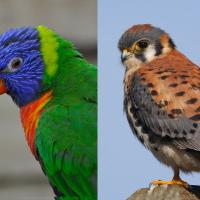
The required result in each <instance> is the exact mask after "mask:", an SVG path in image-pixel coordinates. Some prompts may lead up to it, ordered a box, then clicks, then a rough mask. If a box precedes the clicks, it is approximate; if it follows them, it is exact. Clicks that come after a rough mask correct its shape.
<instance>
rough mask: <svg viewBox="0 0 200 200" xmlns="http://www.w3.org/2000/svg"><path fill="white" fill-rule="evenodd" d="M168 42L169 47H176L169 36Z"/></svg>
mask: <svg viewBox="0 0 200 200" xmlns="http://www.w3.org/2000/svg"><path fill="white" fill-rule="evenodd" d="M168 42H169V47H171V48H172V49H174V48H175V47H176V45H175V44H174V41H173V40H172V39H171V38H169V41H168Z"/></svg>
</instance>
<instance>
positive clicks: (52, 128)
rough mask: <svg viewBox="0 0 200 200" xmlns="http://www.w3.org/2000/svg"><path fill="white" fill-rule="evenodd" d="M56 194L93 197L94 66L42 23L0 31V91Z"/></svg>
mask: <svg viewBox="0 0 200 200" xmlns="http://www.w3.org/2000/svg"><path fill="white" fill-rule="evenodd" d="M3 93H7V94H9V95H10V96H11V97H12V99H13V101H14V102H15V103H16V105H17V106H18V107H19V109H20V116H21V121H22V125H23V128H24V131H25V136H26V139H27V142H28V145H29V147H30V149H31V151H32V153H33V155H34V156H35V158H36V159H37V160H38V161H39V162H40V165H41V167H42V169H43V171H44V173H45V174H46V175H47V176H48V179H49V182H50V184H51V186H52V187H53V189H54V192H55V195H56V197H55V198H56V199H58V200H96V199H97V189H96V187H97V69H96V67H95V66H93V65H91V64H89V63H88V62H87V61H86V60H85V59H84V58H83V56H82V55H81V54H80V53H79V52H78V51H77V50H76V49H75V48H74V46H73V44H72V43H71V42H70V41H68V40H64V39H63V38H62V37H60V36H59V35H57V34H56V33H54V32H53V31H52V30H50V29H48V28H46V27H45V26H37V27H21V28H15V29H11V30H9V31H7V32H5V33H3V34H2V35H0V94H3Z"/></svg>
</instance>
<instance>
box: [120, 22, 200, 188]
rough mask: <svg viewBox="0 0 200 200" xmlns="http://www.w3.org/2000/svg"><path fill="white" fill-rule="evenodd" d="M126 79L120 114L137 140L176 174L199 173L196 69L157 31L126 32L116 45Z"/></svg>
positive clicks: (199, 118) (199, 81) (178, 181)
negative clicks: (125, 118)
mask: <svg viewBox="0 0 200 200" xmlns="http://www.w3.org/2000/svg"><path fill="white" fill-rule="evenodd" d="M118 47H119V50H120V51H121V61H122V63H123V64H124V65H125V67H126V72H125V77H124V110H125V111H126V114H127V119H128V121H129V124H130V127H131V129H132V130H133V133H134V134H135V135H136V136H137V137H138V139H139V140H140V141H141V142H142V143H143V144H144V146H145V147H147V148H148V149H149V150H150V151H151V152H152V153H153V154H154V156H155V157H156V158H157V159H158V160H159V161H161V162H162V163H164V164H166V165H168V166H171V167H172V169H173V171H174V177H173V180H172V181H170V182H165V181H161V182H159V181H154V182H153V183H155V184H181V185H184V186H185V187H187V186H188V185H187V183H185V182H183V181H182V180H181V179H180V177H179V169H180V170H182V171H184V172H191V171H200V98H199V97H200V70H199V67H198V66H197V65H195V64H194V63H192V62H191V61H190V60H189V59H188V58H187V57H185V56H184V55H183V54H181V53H180V52H179V51H178V50H177V49H176V46H175V44H174V42H173V40H172V39H171V38H170V36H169V35H168V34H167V33H166V32H165V31H163V30H161V29H160V28H156V27H153V26H152V25H149V24H143V25H136V26H133V27H131V28H130V29H128V30H127V31H126V32H125V33H124V34H123V35H122V36H121V38H120V40H119V43H118Z"/></svg>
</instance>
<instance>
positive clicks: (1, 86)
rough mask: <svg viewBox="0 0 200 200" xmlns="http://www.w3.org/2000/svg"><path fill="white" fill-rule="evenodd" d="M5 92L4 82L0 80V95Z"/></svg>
mask: <svg viewBox="0 0 200 200" xmlns="http://www.w3.org/2000/svg"><path fill="white" fill-rule="evenodd" d="M6 92H7V89H6V86H5V84H4V82H3V80H0V95H1V94H4V93H6Z"/></svg>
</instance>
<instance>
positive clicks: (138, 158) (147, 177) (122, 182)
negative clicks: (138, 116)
mask: <svg viewBox="0 0 200 200" xmlns="http://www.w3.org/2000/svg"><path fill="white" fill-rule="evenodd" d="M199 8H200V1H197V0H196V1H195V0H191V1H181V0H176V1H174V0H168V1H159V0H152V1H144V0H140V1H135V0H123V1H116V0H109V1H107V0H99V1H98V66H99V199H100V200H123V199H126V198H127V197H129V196H130V195H131V194H132V193H133V192H134V191H136V190H137V189H139V188H142V187H148V185H149V183H150V181H152V180H154V179H166V180H169V179H171V178H172V176H173V173H172V170H171V169H170V168H167V167H166V166H164V165H162V164H160V163H159V162H158V161H157V160H156V159H155V158H154V157H153V156H152V155H151V153H150V152H149V151H148V150H146V149H145V148H144V147H143V146H142V145H141V144H140V143H139V142H138V141H137V139H136V138H135V137H134V136H133V134H132V132H131V130H130V128H129V126H128V123H127V120H126V116H125V114H124V113H123V76H124V68H123V66H122V65H121V63H120V53H119V51H118V49H117V43H118V40H119V38H120V36H121V34H122V33H123V32H124V31H125V30H126V29H128V28H129V27H130V26H132V25H135V24H141V23H150V24H153V25H154V26H158V27H160V28H162V29H164V30H165V31H167V32H168V33H169V34H170V35H171V37H172V39H173V40H174V42H175V44H176V45H177V48H178V50H180V51H181V52H182V53H183V54H185V55H186V56H187V57H188V58H189V59H191V60H192V61H193V62H194V63H196V64H199V65H200V23H199V22H200V12H199ZM181 177H182V179H184V180H186V181H188V182H189V183H191V184H200V173H199V174H197V173H193V174H192V175H191V174H190V175H184V174H181Z"/></svg>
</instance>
